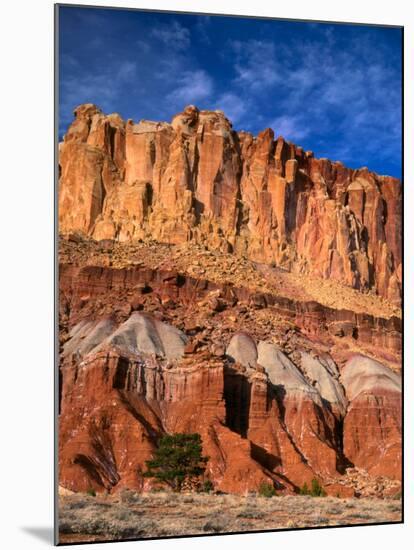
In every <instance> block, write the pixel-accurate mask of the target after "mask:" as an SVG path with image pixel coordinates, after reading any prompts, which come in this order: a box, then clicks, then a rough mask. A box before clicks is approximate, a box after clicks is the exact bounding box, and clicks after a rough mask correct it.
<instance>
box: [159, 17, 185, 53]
mask: <svg viewBox="0 0 414 550" xmlns="http://www.w3.org/2000/svg"><path fill="white" fill-rule="evenodd" d="M151 36H152V37H154V38H155V39H157V40H159V41H161V42H163V43H164V44H165V45H167V46H168V47H169V48H174V49H178V50H181V49H185V48H188V47H189V46H190V42H191V35H190V30H189V29H188V28H187V27H184V26H183V25H181V24H180V23H179V22H178V21H172V22H171V23H170V24H165V25H159V26H158V27H156V28H154V29H152V31H151Z"/></svg>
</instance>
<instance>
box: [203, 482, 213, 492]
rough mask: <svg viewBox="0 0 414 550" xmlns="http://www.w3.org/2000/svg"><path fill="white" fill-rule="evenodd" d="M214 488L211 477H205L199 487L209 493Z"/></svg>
mask: <svg viewBox="0 0 414 550" xmlns="http://www.w3.org/2000/svg"><path fill="white" fill-rule="evenodd" d="M213 490H214V485H213V482H212V481H211V479H206V480H205V481H204V483H203V485H202V487H201V491H202V492H203V493H211V491H213Z"/></svg>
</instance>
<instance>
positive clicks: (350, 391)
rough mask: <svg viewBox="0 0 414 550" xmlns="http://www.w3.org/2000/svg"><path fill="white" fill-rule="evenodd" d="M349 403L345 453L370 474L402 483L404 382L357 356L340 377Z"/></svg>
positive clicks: (345, 431)
mask: <svg viewBox="0 0 414 550" xmlns="http://www.w3.org/2000/svg"><path fill="white" fill-rule="evenodd" d="M341 382H342V384H343V386H344V388H345V391H346V394H347V396H348V399H349V407H348V410H347V414H346V416H345V420H344V452H345V454H346V456H347V457H348V458H349V460H350V461H351V462H352V463H353V464H354V465H355V466H357V467H363V468H364V469H365V470H367V471H368V472H369V473H372V474H375V475H385V476H388V475H390V473H391V476H392V477H396V478H398V479H401V476H402V469H401V464H402V447H401V415H402V408H401V407H402V403H401V378H400V376H398V375H397V374H396V373H394V372H392V371H391V370H390V369H387V368H386V367H385V366H384V365H382V364H381V363H379V362H378V361H374V360H373V359H371V358H369V357H364V356H361V355H356V356H355V357H352V358H351V359H349V361H348V362H347V363H346V365H345V367H344V369H343V370H342V373H341Z"/></svg>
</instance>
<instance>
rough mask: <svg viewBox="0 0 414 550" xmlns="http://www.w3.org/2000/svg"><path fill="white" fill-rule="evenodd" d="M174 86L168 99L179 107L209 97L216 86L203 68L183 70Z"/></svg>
mask: <svg viewBox="0 0 414 550" xmlns="http://www.w3.org/2000/svg"><path fill="white" fill-rule="evenodd" d="M173 86H174V87H173V89H172V91H171V92H170V93H169V94H168V96H167V100H168V101H169V102H171V103H172V104H174V105H175V106H176V108H179V109H181V108H183V107H184V106H185V105H187V104H188V103H197V102H198V101H202V100H205V99H207V98H209V97H210V96H211V95H212V93H213V88H214V84H213V79H212V78H211V77H210V75H209V74H208V73H207V72H206V71H204V70H202V69H197V70H194V71H183V72H182V73H181V74H179V75H177V78H176V80H175V81H174V82H173Z"/></svg>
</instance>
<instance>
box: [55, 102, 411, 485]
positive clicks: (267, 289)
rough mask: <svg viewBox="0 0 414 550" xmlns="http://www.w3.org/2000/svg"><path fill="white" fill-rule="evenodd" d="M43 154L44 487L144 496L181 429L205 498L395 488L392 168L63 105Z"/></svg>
mask: <svg viewBox="0 0 414 550" xmlns="http://www.w3.org/2000/svg"><path fill="white" fill-rule="evenodd" d="M59 167H60V184H59V185H60V187H59V230H60V233H61V240H60V248H59V265H60V267H59V306H60V313H59V323H60V326H59V329H60V330H59V337H60V365H59V374H60V391H59V411H60V419H59V482H60V484H61V485H63V486H64V487H65V488H67V489H70V490H74V491H87V490H88V489H90V488H94V489H95V490H96V491H105V490H108V491H117V490H119V489H121V488H124V487H130V488H134V489H137V490H147V489H149V488H150V487H151V483H152V481H150V480H148V478H145V477H144V476H143V472H144V471H145V469H146V466H145V461H146V460H148V459H150V458H151V456H152V454H153V451H154V449H155V448H156V446H157V444H158V440H159V438H160V436H161V435H163V434H164V433H178V432H197V433H200V435H201V437H202V442H203V450H204V454H205V455H207V456H208V457H209V460H208V463H207V472H206V475H207V476H208V478H209V479H210V480H212V481H213V483H214V486H215V488H216V489H219V490H221V491H224V492H236V493H245V492H246V491H257V489H258V487H259V486H260V483H261V482H263V481H266V482H269V483H272V484H273V485H274V487H275V488H276V489H277V490H278V491H280V492H291V491H294V490H297V489H298V488H299V487H301V486H302V485H303V484H304V483H307V484H308V485H309V483H310V482H311V480H312V479H314V478H317V479H318V480H319V481H320V482H321V483H322V484H323V485H324V487H325V489H326V491H327V492H328V493H329V494H332V495H334V496H336V495H337V494H339V495H341V496H352V495H357V496H358V495H369V494H371V495H372V494H375V495H377V496H384V495H390V494H393V493H396V492H397V491H398V490H399V487H400V480H401V460H402V458H401V377H400V370H401V328H402V327H401V315H400V313H401V312H400V309H399V304H400V298H401V296H400V285H401V185H400V182H399V181H398V180H396V179H394V178H390V177H385V176H378V175H376V174H373V173H371V172H369V171H368V170H367V169H361V170H350V169H348V168H346V167H345V166H343V165H342V164H341V163H339V162H334V163H332V162H330V161H328V160H326V159H315V158H314V157H313V155H312V153H311V152H304V151H303V150H302V149H301V148H300V147H297V146H295V145H293V144H290V143H287V142H286V141H284V139H283V138H281V137H279V138H278V139H276V140H275V139H274V135H273V132H272V130H266V131H264V132H262V133H261V134H259V135H258V136H257V137H256V138H254V137H253V136H252V135H250V134H248V133H244V132H239V133H237V132H235V131H233V129H232V127H231V124H230V122H229V121H228V120H227V119H226V117H225V116H224V114H223V113H221V112H219V111H214V112H211V111H199V110H198V109H196V108H195V107H192V106H190V107H187V108H186V109H185V110H184V112H183V113H181V114H179V115H177V116H176V117H174V118H173V120H172V122H171V124H167V123H156V122H149V121H141V122H140V123H139V124H134V123H133V122H132V121H127V122H125V121H123V120H122V119H121V118H120V117H119V116H118V115H108V116H106V115H104V114H103V113H102V112H101V111H100V110H99V109H98V108H97V107H95V106H94V105H90V104H88V105H82V106H80V107H78V108H77V109H76V111H75V120H74V122H73V124H72V125H71V127H70V128H69V130H68V132H67V134H66V136H65V138H64V141H63V143H62V144H60V159H59ZM369 290H371V291H372V292H368V291H369Z"/></svg>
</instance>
